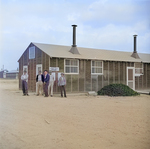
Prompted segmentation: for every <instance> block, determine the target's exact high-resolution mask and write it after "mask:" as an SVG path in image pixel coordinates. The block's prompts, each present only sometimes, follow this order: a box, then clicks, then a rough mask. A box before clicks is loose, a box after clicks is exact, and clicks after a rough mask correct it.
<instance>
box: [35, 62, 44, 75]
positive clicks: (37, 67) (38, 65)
mask: <svg viewBox="0 0 150 149" xmlns="http://www.w3.org/2000/svg"><path fill="white" fill-rule="evenodd" d="M39 71H41V73H43V72H42V64H37V65H36V75H37V74H38V73H39Z"/></svg>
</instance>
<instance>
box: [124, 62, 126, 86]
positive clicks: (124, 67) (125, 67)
mask: <svg viewBox="0 0 150 149" xmlns="http://www.w3.org/2000/svg"><path fill="white" fill-rule="evenodd" d="M125 64H126V63H123V83H124V84H125V85H126V80H125V75H126V71H125V68H126V67H125Z"/></svg>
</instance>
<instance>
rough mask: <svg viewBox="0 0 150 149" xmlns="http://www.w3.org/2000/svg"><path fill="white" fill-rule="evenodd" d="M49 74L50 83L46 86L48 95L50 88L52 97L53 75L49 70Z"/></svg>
mask: <svg viewBox="0 0 150 149" xmlns="http://www.w3.org/2000/svg"><path fill="white" fill-rule="evenodd" d="M49 75H50V83H49V86H48V94H49V96H50V90H51V97H53V86H54V76H53V74H52V72H51V71H50V72H49Z"/></svg>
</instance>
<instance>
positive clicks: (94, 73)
mask: <svg viewBox="0 0 150 149" xmlns="http://www.w3.org/2000/svg"><path fill="white" fill-rule="evenodd" d="M92 62H101V63H102V66H101V67H100V66H92ZM95 64H96V63H95ZM93 68H94V69H102V72H101V73H97V72H92V69H93ZM91 74H92V75H103V61H91Z"/></svg>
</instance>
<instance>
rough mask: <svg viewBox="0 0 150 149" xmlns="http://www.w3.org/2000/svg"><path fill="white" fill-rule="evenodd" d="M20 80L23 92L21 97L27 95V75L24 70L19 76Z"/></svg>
mask: <svg viewBox="0 0 150 149" xmlns="http://www.w3.org/2000/svg"><path fill="white" fill-rule="evenodd" d="M21 80H22V91H23V96H25V95H27V96H29V95H28V74H27V71H26V70H24V73H23V75H22V76H21Z"/></svg>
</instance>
